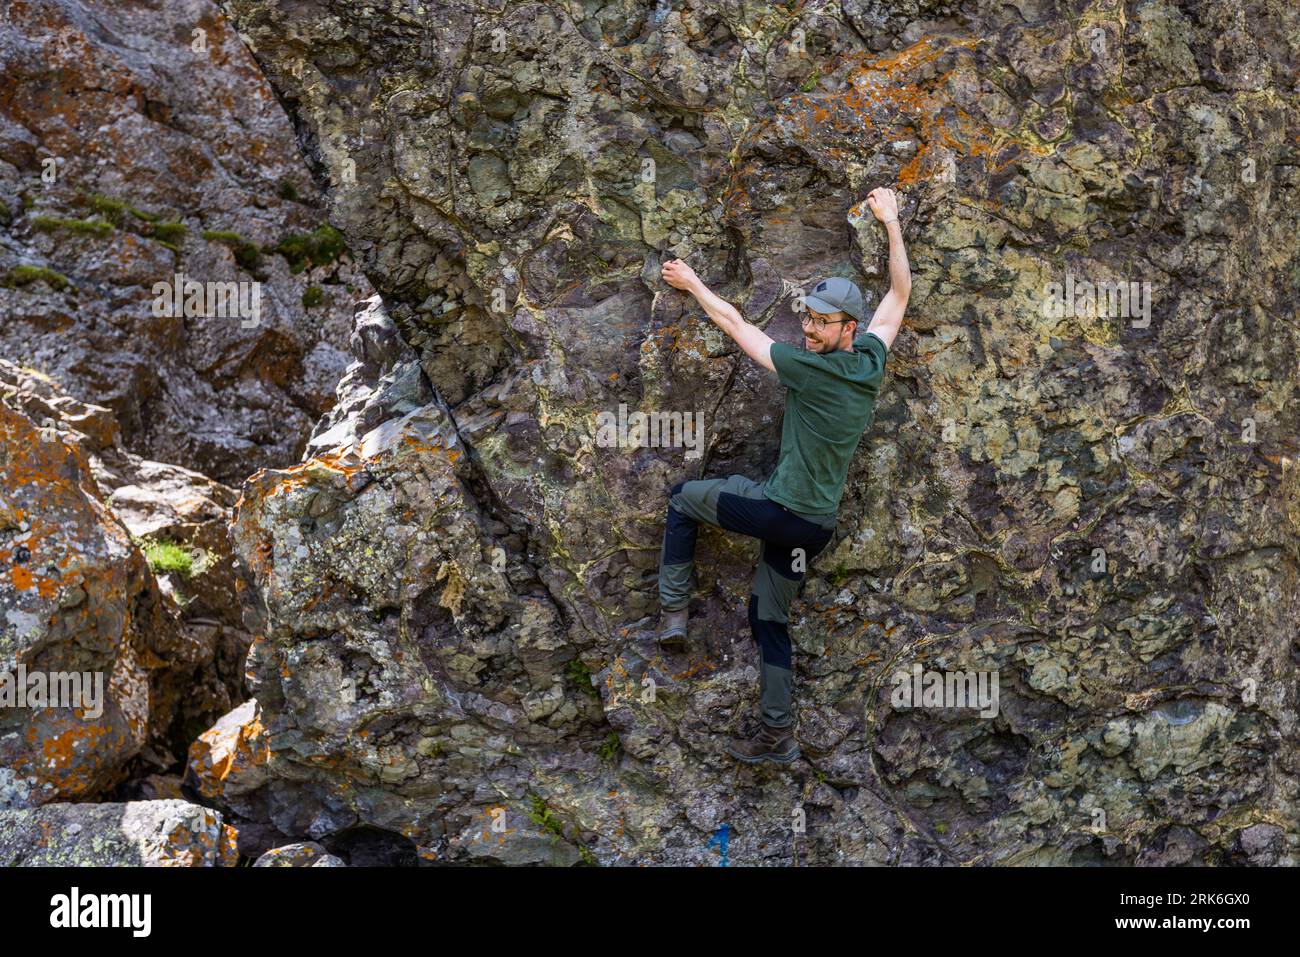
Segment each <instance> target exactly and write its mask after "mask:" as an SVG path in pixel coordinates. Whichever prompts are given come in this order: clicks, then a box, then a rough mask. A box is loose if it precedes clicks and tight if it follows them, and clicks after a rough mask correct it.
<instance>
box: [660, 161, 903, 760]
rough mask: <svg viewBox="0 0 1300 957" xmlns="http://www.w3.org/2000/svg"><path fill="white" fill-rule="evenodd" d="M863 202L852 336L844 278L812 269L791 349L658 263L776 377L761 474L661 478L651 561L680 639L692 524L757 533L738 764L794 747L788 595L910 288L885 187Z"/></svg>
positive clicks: (851, 297) (838, 491) (835, 495)
mask: <svg viewBox="0 0 1300 957" xmlns="http://www.w3.org/2000/svg"><path fill="white" fill-rule="evenodd" d="M867 205H868V206H869V207H870V209H871V212H872V213H873V214H874V215H875V217H876V219H878V220H880V222H881V223H883V224H884V227H885V230H886V232H887V233H888V234H889V283H890V284H889V291H888V292H887V293H886V294H885V297H884V298H883V299H882V300H881V301H880V305H879V306H878V307H877V308H876V311H875V314H874V315H873V316H872V317H871V324H870V325H869V326H868V327H867V330H866V331H865V332H864V333H862V334H861V335H857V328H858V323H859V322H860V321H861V319H862V313H863V311H864V303H863V300H862V292H861V290H859V289H858V287H857V286H856V285H855V284H854V283H852V282H850V281H849V280H847V279H839V278H834V279H825V280H822V281H821V282H818V283H817V284H816V285H815V286H814V287H813V289H812V292H811V294H810V295H807V296H804V297H802V300H801V303H802V305H803V307H804V314H803V335H804V340H803V349H802V350H801V349H797V348H795V347H794V346H791V345H788V344H786V343H783V342H773V341H772V339H771V337H770V336H768V335H767V333H765V332H763V330H761V329H759V328H757V327H756V326H753V325H750V324H749V323H748V322H746V321H745V320H744V318H743V317H742V316H741V315H740V313H739V312H738V311H737V310H736V309H735V307H733V306H732V305H731V304H730V303H727V302H725V301H723V300H722V299H720V298H718V296H716V295H714V293H713V292H711V291H710V290H709V288H708V287H707V286H706V285H704V283H703V282H701V281H700V278H699V277H698V276H696V275H695V272H694V270H692V269H691V267H690V266H688V265H686V263H684V262H682V261H681V260H679V259H675V260H672V261H671V262H667V263H665V264H664V266H663V278H664V280H665V281H666V282H667V283H668V284H669V285H671V286H672V287H673V288H675V289H682V290H685V291H686V292H689V293H690V294H691V295H692V296H694V297H695V299H696V300H697V301H698V302H699V304H700V305H701V306H702V307H704V311H705V312H707V313H708V314H709V318H711V319H712V320H713V321H714V322H715V323H717V324H718V326H719V328H721V329H722V331H723V332H725V333H726V334H727V335H729V336H730V337H731V338H732V339H734V340H735V341H736V344H737V345H738V346H740V348H741V349H742V350H744V352H745V354H746V355H747V356H749V357H750V358H751V359H753V360H754V361H755V362H757V363H758V364H759V365H761V366H762V367H763V368H765V369H770V370H772V371H774V372H775V373H776V375H777V379H778V380H779V381H780V383H781V384H782V385H783V386H785V388H786V396H785V419H784V422H783V423H782V426H781V453H780V457H779V459H778V460H777V463H776V469H775V471H773V473H772V474H771V476H769V477H768V479H767V481H766V482H763V483H759V482H755V481H753V480H751V479H748V478H746V477H745V476H743V475H732V476H731V477H730V478H716V479H702V480H700V481H696V482H681V483H678V484H677V485H675V486H673V489H672V495H671V497H670V498H669V500H668V519H667V523H666V527H665V529H664V543H663V551H662V552H661V554H660V564H659V598H660V605H661V609H662V618H661V622H660V631H659V638H660V641H661V642H663V643H665V644H670V643H680V642H683V641H684V640H685V638H686V635H687V618H688V610H687V604H688V602H689V600H690V591H689V581H690V575H691V566H692V563H693V560H694V557H695V538H696V533H697V532H698V530H699V523H700V522H708V523H709V524H710V525H715V526H717V527H719V528H724V529H727V530H728V531H733V532H740V533H742V534H745V535H751V536H753V537H754V538H757V539H759V540H760V541H761V542H762V546H763V547H762V554H761V556H760V558H759V562H758V567H757V569H756V570H755V573H754V579H753V583H752V585H751V587H750V596H749V627H750V631H751V633H752V634H753V637H754V642H755V643H756V644H757V645H758V652H759V676H760V678H759V682H760V697H761V714H762V725H761V728H760V730H759V731H758V732H757V733H756V734H755V735H754V736H753V737H752V738H749V739H744V738H737V739H736V740H733V741H732V742H731V744H730V745H729V746H728V748H727V751H728V753H729V754H731V755H732V756H733V757H735V758H738V759H739V760H741V761H745V762H749V763H757V762H760V761H774V762H779V763H788V762H790V761H794V760H795V759H797V758H798V757H799V745H798V744H797V743H796V742H795V740H794V733H793V730H794V723H795V716H794V710H793V707H792V705H791V690H792V688H791V686H792V680H793V674H792V671H791V644H790V632H789V630H788V628H787V622H788V620H789V619H788V611H789V608H790V601H791V599H793V598H794V594H795V592H796V591H797V590H798V588H799V583H800V582H801V581H802V580H803V577H804V573H805V571H806V569H807V567H808V562H810V561H811V560H812V559H813V557H814V556H816V555H817V553H818V552H820V551H821V550H822V549H823V548H825V547H826V545H827V544H828V543H829V542H830V540H831V536H832V535H833V533H834V530H835V515H836V510H837V508H838V507H839V503H840V497H841V495H842V494H843V492H844V480H845V477H846V476H847V474H848V470H849V463H850V461H851V460H852V458H853V453H854V450H855V449H856V448H857V446H858V442H859V440H860V439H861V438H862V434H863V432H864V431H865V430H866V428H867V426H868V425H870V423H871V420H872V417H873V414H874V411H875V404H876V397H877V394H878V393H879V390H880V384H881V381H882V379H883V377H884V372H885V360H886V358H887V356H888V350H889V347H890V346H891V345H892V344H893V341H894V337H895V336H896V335H897V334H898V329H899V326H900V325H902V322H903V312H904V310H906V308H907V297H908V295H909V294H910V292H911V288H912V279H911V271H910V269H909V267H908V263H907V252H906V250H905V249H904V247H903V234H902V227H901V226H900V225H899V222H898V200H897V197H896V196H895V194H894V191H893V190H891V189H887V188H884V187H880V188H877V189H874V190H872V191H871V193H870V194H869V195H868V197H867Z"/></svg>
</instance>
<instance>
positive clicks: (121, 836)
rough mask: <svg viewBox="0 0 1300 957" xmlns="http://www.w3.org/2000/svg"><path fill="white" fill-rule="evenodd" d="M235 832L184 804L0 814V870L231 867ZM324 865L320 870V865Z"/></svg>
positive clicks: (207, 811) (55, 807) (235, 858)
mask: <svg viewBox="0 0 1300 957" xmlns="http://www.w3.org/2000/svg"><path fill="white" fill-rule="evenodd" d="M237 863H239V854H238V853H237V852H236V850H235V829H234V828H232V827H231V826H230V825H229V824H225V823H223V822H222V820H221V815H220V814H218V813H217V812H216V811H214V810H212V809H211V808H206V807H200V806H198V805H197V804H189V803H187V802H185V801H131V802H128V803H126V804H47V805H46V806H45V807H40V808H32V809H29V810H23V811H0V867H141V866H144V867H234V866H235V865H236V864H237ZM317 866H323V865H317Z"/></svg>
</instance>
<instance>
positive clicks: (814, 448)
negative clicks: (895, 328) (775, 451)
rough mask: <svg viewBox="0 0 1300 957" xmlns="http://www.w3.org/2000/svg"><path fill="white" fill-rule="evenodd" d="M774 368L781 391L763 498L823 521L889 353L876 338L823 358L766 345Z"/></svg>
mask: <svg viewBox="0 0 1300 957" xmlns="http://www.w3.org/2000/svg"><path fill="white" fill-rule="evenodd" d="M771 355H772V365H774V366H776V375H777V378H778V379H779V380H780V382H781V384H782V385H783V386H785V387H786V394H785V420H784V421H783V422H782V423H781V457H780V458H779V459H778V460H777V463H776V471H774V472H773V473H772V477H771V478H769V479H768V480H767V484H766V485H765V486H764V488H763V493H764V494H765V495H766V496H767V497H768V498H770V499H771V500H772V501H774V502H779V503H780V504H782V505H784V506H785V507H786V508H789V509H791V510H793V511H796V512H803V513H806V514H810V515H828V514H830V513H833V512H834V511H835V510H836V509H837V508H838V507H839V504H840V496H842V495H843V494H844V479H845V478H846V477H847V476H848V474H849V463H850V461H851V460H852V458H853V453H854V451H855V450H856V449H857V447H858V442H859V441H860V440H861V439H862V433H863V432H865V431H866V429H867V426H869V425H870V424H871V420H872V418H873V417H874V415H875V410H876V396H877V394H878V393H879V392H880V383H881V380H883V379H884V376H885V359H886V358H887V356H888V350H887V349H886V348H885V343H884V341H883V340H882V339H881V338H880V337H879V336H877V335H876V334H875V333H871V332H864V333H862V334H861V335H859V336H857V337H856V338H855V339H854V340H853V351H852V352H849V351H847V350H844V349H841V350H839V351H836V352H829V353H825V354H822V353H820V352H807V351H805V350H803V349H799V348H796V347H795V346H792V345H788V344H786V343H784V342H774V343H773V344H772V353H771Z"/></svg>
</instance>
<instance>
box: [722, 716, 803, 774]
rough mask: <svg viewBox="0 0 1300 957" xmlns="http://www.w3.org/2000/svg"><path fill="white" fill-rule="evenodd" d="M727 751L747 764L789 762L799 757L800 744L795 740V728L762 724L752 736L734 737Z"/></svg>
mask: <svg viewBox="0 0 1300 957" xmlns="http://www.w3.org/2000/svg"><path fill="white" fill-rule="evenodd" d="M727 753H728V754H729V755H731V756H732V757H733V758H736V759H737V760H739V761H744V762H745V763H746V764H758V763H759V762H760V761H771V762H773V763H775V764H789V763H790V762H791V761H795V760H798V758H799V745H798V744H797V743H796V742H795V740H794V728H793V727H789V728H773V727H771V726H770V725H766V724H764V725H762V726H760V727H759V729H758V732H757V733H756V734H754V735H753V736H752V737H749V738H745V737H739V738H732V739H731V744H729V745H727Z"/></svg>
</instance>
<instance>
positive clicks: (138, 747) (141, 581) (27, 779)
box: [0, 360, 249, 808]
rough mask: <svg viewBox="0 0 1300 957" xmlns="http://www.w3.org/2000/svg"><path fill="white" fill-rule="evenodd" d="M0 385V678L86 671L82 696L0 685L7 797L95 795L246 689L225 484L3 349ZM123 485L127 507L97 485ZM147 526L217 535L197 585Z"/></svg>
mask: <svg viewBox="0 0 1300 957" xmlns="http://www.w3.org/2000/svg"><path fill="white" fill-rule="evenodd" d="M0 396H2V398H0V440H2V441H0V567H3V569H4V571H3V575H2V576H0V615H2V616H3V617H2V619H0V622H2V624H3V632H2V633H0V681H4V680H8V681H10V682H11V683H12V684H13V685H16V684H17V683H19V682H18V678H19V676H20V675H23V676H26V678H27V679H30V678H31V677H32V676H33V675H37V674H39V675H41V676H44V678H43V679H42V680H45V681H47V682H48V681H51V680H52V679H51V677H50V676H52V675H54V674H66V675H69V676H71V675H74V674H75V675H79V676H83V677H82V679H81V681H82V684H81V686H80V687H81V689H82V691H81V692H80V693H79V694H77V696H76V700H75V701H72V700H68V699H64V698H59V699H58V700H57V701H56V700H52V699H51V700H41V701H37V700H35V699H29V698H27V697H24V699H23V700H22V701H19V700H18V699H17V697H16V687H13V686H11V687H10V689H8V690H9V691H10V692H11V694H10V697H9V698H8V699H5V698H3V697H0V700H2V701H3V704H4V706H3V707H0V808H7V807H26V806H31V805H37V804H43V803H47V802H50V801H57V800H88V799H93V798H95V797H99V796H102V795H103V794H104V793H106V792H107V791H108V790H109V789H110V788H112V787H113V786H115V785H117V784H118V783H120V782H121V781H122V780H123V779H124V778H125V777H126V776H127V775H128V774H129V773H131V772H132V771H133V770H148V769H153V770H163V769H166V768H168V767H170V766H171V765H173V764H174V763H175V761H176V759H177V756H184V754H185V752H186V748H187V747H188V745H189V742H190V741H191V740H192V739H193V737H194V736H195V735H196V734H197V733H198V732H199V731H201V730H202V729H203V728H204V727H206V726H207V725H208V724H209V723H211V721H212V720H213V719H214V717H216V716H218V715H220V714H222V713H224V712H226V711H228V710H229V709H230V708H231V707H232V706H233V705H235V704H238V703H239V702H240V701H242V700H243V697H244V691H243V686H244V682H243V659H244V656H245V653H246V650H247V647H248V644H249V641H248V635H247V634H246V633H245V632H244V631H243V630H242V628H241V625H242V614H241V612H240V610H239V605H238V599H236V598H235V597H234V580H235V577H236V569H235V564H234V561H233V556H232V555H231V552H230V547H229V543H228V538H227V536H226V522H227V520H228V512H229V507H230V505H231V504H232V503H231V501H230V499H231V498H232V497H233V493H232V492H231V490H230V489H228V488H225V487H224V486H221V485H218V484H217V483H214V482H210V481H208V480H207V479H205V478H203V477H202V476H201V475H197V474H195V473H190V472H187V471H186V470H184V469H179V468H175V467H172V466H165V465H161V464H159V463H156V462H148V461H145V460H141V459H139V458H137V457H136V456H133V455H131V454H130V453H128V452H126V451H125V450H124V449H122V448H121V447H120V445H118V444H117V442H118V438H119V429H118V426H117V421H116V419H115V417H114V416H113V414H112V412H111V411H110V410H109V409H107V408H104V407H100V406H90V405H86V404H84V403H80V402H77V401H76V400H74V399H72V398H71V397H70V396H68V395H66V394H64V393H62V392H61V391H60V390H59V389H58V388H57V387H56V386H55V385H54V384H53V383H51V382H49V381H48V380H45V379H43V378H42V377H40V376H37V375H35V374H32V373H30V372H25V371H24V370H22V369H20V368H18V367H17V366H15V365H13V364H12V363H9V362H5V361H4V360H0ZM160 475H166V476H167V481H163V480H162V479H160V478H159V476H160ZM97 479H98V481H97ZM145 484H149V485H153V486H155V487H156V488H157V492H156V493H152V494H146V493H145V491H144V489H143V485H145ZM123 489H126V490H131V495H130V496H129V498H130V501H131V506H130V507H129V508H123V509H122V512H121V515H125V521H124V520H123V518H122V517H121V515H119V514H115V513H114V509H113V498H112V496H111V495H106V494H105V493H106V492H113V491H114V490H116V491H122V490H123ZM181 513H183V515H184V517H183V518H182V517H181ZM187 531H189V532H191V533H192V534H190V536H189V537H188V538H187V537H186V532H187ZM160 534H161V535H165V536H167V538H166V539H164V538H158V537H156V536H159V535H160ZM150 536H155V538H154V539H153V540H155V541H163V540H167V541H170V542H172V543H185V545H186V547H194V548H196V549H197V548H201V547H202V546H201V545H200V543H201V542H204V541H206V542H208V543H209V544H210V546H211V548H212V551H203V552H202V553H201V554H202V555H203V556H204V558H203V563H204V564H205V566H208V568H207V570H206V571H205V575H206V576H207V578H208V579H211V580H205V579H204V575H196V576H191V577H190V578H188V579H187V580H186V581H185V582H184V584H183V586H179V587H183V588H186V589H194V588H201V589H202V590H203V591H204V593H205V595H206V596H207V597H206V598H204V599H202V600H199V601H190V600H186V599H184V597H183V596H180V595H178V592H177V587H173V586H172V585H171V583H170V582H169V580H168V579H167V578H166V577H164V578H163V579H162V580H163V582H164V584H165V585H166V586H167V587H165V588H160V587H159V583H158V579H156V578H155V575H154V574H153V572H152V570H151V568H150V565H149V563H148V562H147V560H146V557H145V554H144V552H143V551H142V550H141V547H140V543H141V542H145V543H146V544H145V548H146V549H148V548H149V545H148V544H147V540H148V539H149V538H150ZM177 551H180V549H179V547H177ZM191 579H192V580H191ZM223 580H228V582H229V587H228V588H227V589H224V590H223V588H222V587H221V582H222V581H223ZM223 596H225V597H226V600H225V601H224V602H223V601H222V597H223ZM20 668H21V669H23V670H22V671H20V670H19V669H20ZM85 676H89V677H88V678H87V677H85ZM69 680H71V679H69ZM62 681H63V679H60V682H62ZM51 687H52V685H51ZM69 687H73V686H71V685H69ZM74 704H77V705H80V706H79V707H74V706H72V705H74Z"/></svg>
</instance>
